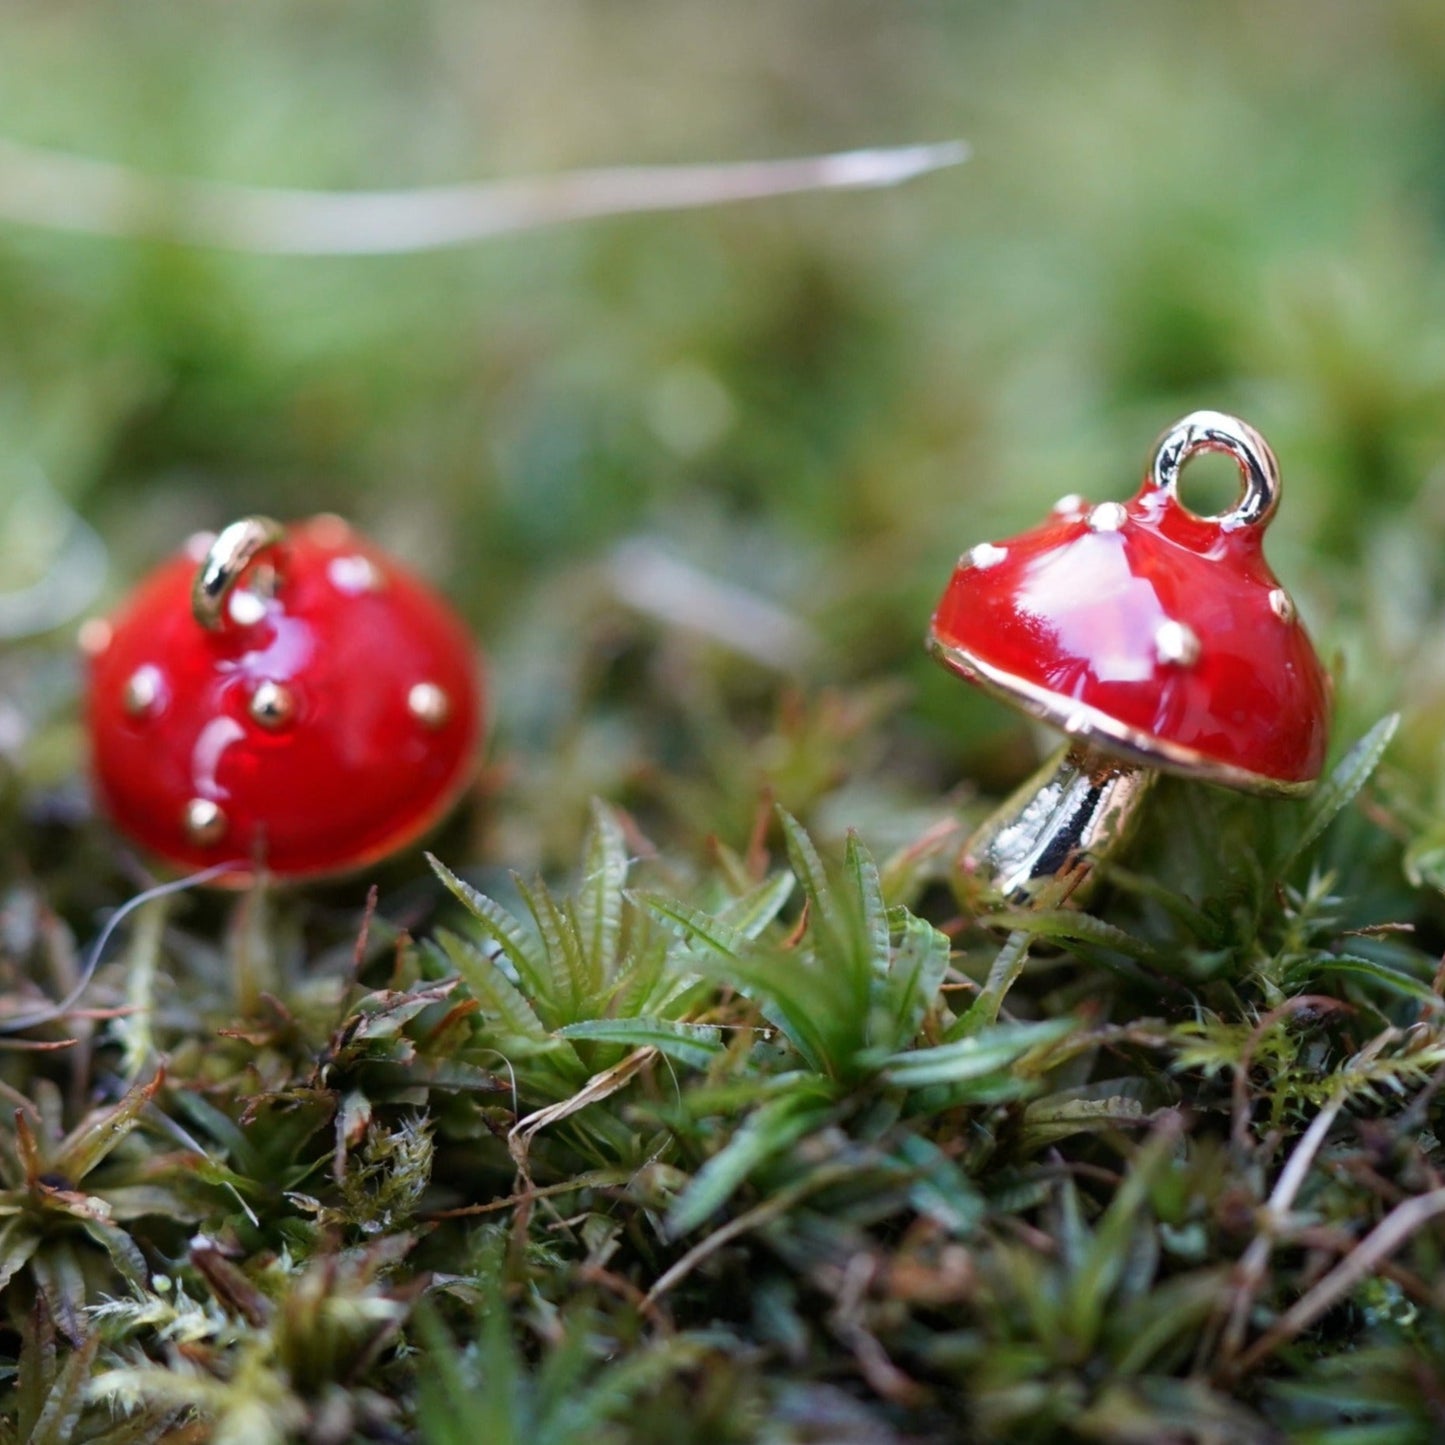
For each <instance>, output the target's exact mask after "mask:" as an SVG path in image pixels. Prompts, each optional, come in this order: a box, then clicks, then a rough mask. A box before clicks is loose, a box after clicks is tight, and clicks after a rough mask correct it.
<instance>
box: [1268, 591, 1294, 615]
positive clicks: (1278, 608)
mask: <svg viewBox="0 0 1445 1445" xmlns="http://www.w3.org/2000/svg"><path fill="white" fill-rule="evenodd" d="M1269 610H1270V611H1271V612H1273V613H1274V615H1275V616H1276V617H1278V618H1279V620H1280V621H1281V622H1293V621H1294V619H1295V610H1294V598H1293V597H1291V596H1290V595H1289V593H1288V592H1286V591H1285V590H1284V588H1283V587H1271V588H1270V590H1269Z"/></svg>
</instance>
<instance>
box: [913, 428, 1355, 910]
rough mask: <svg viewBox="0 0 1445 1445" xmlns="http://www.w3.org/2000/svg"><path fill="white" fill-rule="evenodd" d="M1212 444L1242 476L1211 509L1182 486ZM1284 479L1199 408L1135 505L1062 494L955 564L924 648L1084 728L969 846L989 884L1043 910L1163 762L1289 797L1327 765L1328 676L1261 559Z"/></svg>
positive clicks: (1092, 859)
mask: <svg viewBox="0 0 1445 1445" xmlns="http://www.w3.org/2000/svg"><path fill="white" fill-rule="evenodd" d="M1204 451H1219V452H1225V453H1227V454H1228V455H1229V456H1231V457H1232V458H1233V459H1234V461H1235V462H1236V463H1237V464H1238V466H1239V470H1240V476H1241V480H1242V482H1243V492H1242V495H1241V497H1240V500H1239V501H1238V503H1237V504H1236V505H1235V507H1234V508H1233V510H1231V511H1229V512H1226V513H1223V514H1221V515H1219V516H1214V517H1201V516H1199V515H1197V514H1196V513H1194V512H1191V511H1190V510H1189V509H1188V508H1186V507H1185V506H1184V504H1183V503H1182V502H1181V501H1180V500H1179V497H1178V495H1177V487H1178V481H1179V472H1180V469H1181V467H1182V466H1183V465H1184V463H1185V462H1187V461H1188V460H1189V458H1190V457H1192V456H1194V455H1196V454H1197V453H1199V452H1204ZM1279 492H1280V481H1279V471H1278V467H1277V465H1276V463H1275V459H1274V456H1273V454H1272V453H1271V452H1270V449H1269V447H1268V446H1267V445H1266V443H1265V441H1264V439H1263V438H1262V437H1261V436H1260V435H1259V433H1258V432H1256V431H1255V430H1254V429H1253V428H1252V427H1249V426H1247V425H1245V423H1243V422H1242V421H1239V420H1237V419H1236V418H1235V417H1231V416H1226V415H1224V414H1223V413H1220V412H1213V411H1199V412H1194V413H1193V414H1191V415H1190V416H1187V417H1185V418H1184V419H1183V420H1182V421H1181V422H1179V423H1178V425H1177V426H1175V427H1173V428H1172V429H1171V430H1169V431H1168V432H1166V433H1165V434H1164V436H1163V437H1162V438H1161V439H1160V441H1159V444H1158V448H1157V450H1156V452H1155V454H1154V459H1153V463H1152V465H1151V467H1150V469H1149V472H1148V474H1147V475H1146V476H1145V479H1144V484H1143V486H1142V487H1141V488H1140V490H1139V493H1138V495H1137V496H1135V497H1134V499H1133V500H1132V501H1131V502H1129V503H1128V504H1127V505H1125V504H1121V503H1119V502H1102V503H1100V504H1099V505H1097V506H1094V507H1090V506H1089V505H1088V504H1087V503H1085V502H1084V501H1082V500H1081V499H1080V498H1078V497H1066V498H1064V499H1063V500H1062V501H1061V502H1059V503H1058V505H1057V506H1056V507H1055V508H1054V514H1053V516H1052V517H1051V518H1050V520H1049V521H1047V522H1046V523H1044V525H1043V526H1041V527H1037V528H1035V529H1034V530H1033V531H1030V532H1025V533H1023V534H1022V535H1021V536H1018V537H1015V538H1013V539H1012V540H1010V541H1007V542H1002V543H998V544H994V543H989V542H984V543H982V544H980V545H979V546H976V547H974V548H973V550H972V551H970V552H968V553H965V555H964V556H963V557H962V558H960V560H959V565H958V569H957V570H956V571H955V573H954V575H953V579H952V581H951V582H950V583H949V585H948V587H947V589H946V591H945V592H944V594H943V599H942V601H941V602H940V603H939V605H938V610H937V611H936V612H935V613H934V616H933V622H932V625H931V627H930V629H929V634H928V645H929V647H930V648H931V650H932V651H933V652H934V654H935V655H936V656H937V657H938V659H939V660H940V661H941V662H943V663H944V665H945V666H947V667H949V668H951V669H952V670H953V671H955V672H957V673H958V674H959V675H960V676H961V677H963V678H965V679H967V680H968V681H969V682H972V683H975V684H977V685H978V686H980V687H982V688H984V689H985V690H986V691H988V692H991V693H994V694H995V695H996V696H998V697H1000V698H1002V699H1004V700H1005V701H1007V702H1009V703H1012V704H1013V705H1014V706H1015V707H1018V708H1021V709H1022V710H1023V711H1025V712H1027V713H1030V714H1032V715H1033V716H1034V717H1037V718H1040V719H1042V720H1043V721H1045V722H1049V723H1052V724H1054V725H1055V726H1057V727H1059V728H1061V729H1062V730H1063V731H1064V732H1065V733H1066V734H1067V735H1068V736H1069V738H1070V739H1071V740H1072V741H1071V742H1070V744H1069V745H1068V746H1067V747H1066V749H1065V750H1064V752H1063V754H1062V755H1061V756H1060V757H1059V758H1058V759H1056V760H1055V761H1053V762H1052V763H1051V764H1050V765H1049V767H1048V769H1047V772H1046V774H1040V776H1039V777H1038V778H1036V779H1034V780H1032V781H1031V782H1030V783H1029V784H1027V785H1026V786H1025V788H1023V789H1021V790H1020V791H1019V792H1018V793H1017V794H1016V795H1015V796H1014V797H1013V798H1011V799H1010V800H1009V801H1008V802H1007V803H1005V804H1004V806H1003V808H1002V809H1000V811H999V812H998V813H997V814H995V816H994V817H993V818H991V819H990V820H989V821H988V822H987V823H985V824H984V825H983V827H982V828H981V829H980V830H979V832H978V833H977V834H975V835H974V837H973V838H972V839H971V840H970V842H969V844H968V845H967V847H966V848H965V850H964V856H963V868H964V870H965V872H966V873H967V874H969V875H971V876H972V878H973V880H974V882H975V883H976V884H977V885H981V886H982V887H983V889H984V890H986V891H989V892H992V893H994V894H996V895H997V896H1001V897H1003V898H1004V899H1006V900H1008V901H1009V902H1011V903H1014V904H1022V905H1026V906H1033V907H1051V906H1056V905H1057V904H1060V903H1062V902H1063V901H1065V900H1066V899H1068V898H1070V897H1071V896H1073V895H1075V894H1076V891H1077V890H1078V889H1079V887H1080V886H1081V885H1082V884H1083V883H1084V882H1085V881H1086V880H1087V878H1088V877H1089V875H1090V873H1091V872H1092V871H1093V869H1094V867H1095V866H1096V864H1097V863H1098V861H1099V860H1100V859H1101V858H1102V857H1103V856H1104V855H1105V853H1106V852H1107V851H1108V850H1109V849H1110V848H1111V847H1113V846H1115V845H1116V844H1117V842H1118V841H1119V840H1120V839H1121V838H1122V837H1123V835H1124V833H1125V831H1126V827H1127V824H1128V822H1129V819H1130V818H1131V817H1132V815H1133V813H1134V811H1135V809H1136V808H1137V805H1138V803H1139V801H1140V799H1141V798H1142V797H1143V795H1144V793H1145V792H1146V791H1147V789H1148V786H1149V784H1150V783H1151V782H1152V781H1153V779H1154V776H1155V771H1156V770H1158V769H1163V770H1165V771H1168V772H1173V773H1180V774H1183V775H1185V776H1188V777H1193V778H1199V779H1202V780H1204V781H1206V782H1211V783H1217V784H1221V785H1223V786H1225V787H1230V788H1239V789H1242V790H1244V791H1247V792H1251V793H1262V794H1274V795H1284V796H1288V795H1290V794H1296V793H1301V792H1303V791H1305V790H1307V789H1308V788H1309V787H1310V785H1311V784H1312V783H1313V782H1314V781H1315V780H1316V779H1317V778H1318V776H1319V773H1320V768H1321V766H1322V764H1323V761H1324V755H1325V745H1326V742H1327V740H1328V732H1329V714H1330V689H1329V682H1328V679H1327V678H1326V676H1325V674H1324V671H1323V669H1322V668H1321V666H1320V662H1319V659H1318V657H1317V656H1316V655H1315V650H1314V647H1313V646H1312V645H1311V643H1310V640H1309V637H1308V635H1307V634H1306V633H1305V630H1304V628H1303V626H1302V625H1301V624H1300V622H1299V619H1298V617H1297V616H1296V613H1295V607H1294V603H1293V601H1292V600H1291V599H1290V596H1289V594H1288V593H1287V592H1286V591H1285V590H1284V588H1282V587H1281V586H1280V585H1279V583H1278V582H1277V581H1276V580H1275V577H1274V575H1273V573H1272V572H1271V571H1270V569H1269V565H1268V563H1266V561H1265V559H1264V550H1263V543H1264V532H1265V528H1266V526H1267V525H1268V523H1269V520H1270V518H1271V517H1272V516H1273V515H1274V511H1275V508H1276V506H1277V505H1278V503H1279Z"/></svg>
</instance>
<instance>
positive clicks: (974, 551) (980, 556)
mask: <svg viewBox="0 0 1445 1445" xmlns="http://www.w3.org/2000/svg"><path fill="white" fill-rule="evenodd" d="M1007 556H1008V548H1007V547H995V546H994V544H993V543H992V542H980V543H979V544H978V546H977V547H970V548H969V549H968V551H967V553H966V554H965V555H964V558H963V560H964V562H966V563H967V565H968V566H970V567H977V568H978V569H979V570H980V571H983V570H984V569H985V568H988V567H997V566H998V564H999V563H1000V562H1002V561H1003V559H1004V558H1005V557H1007Z"/></svg>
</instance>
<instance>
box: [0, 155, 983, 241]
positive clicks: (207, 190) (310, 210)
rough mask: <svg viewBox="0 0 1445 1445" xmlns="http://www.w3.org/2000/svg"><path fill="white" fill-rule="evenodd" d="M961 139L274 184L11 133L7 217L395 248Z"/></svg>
mask: <svg viewBox="0 0 1445 1445" xmlns="http://www.w3.org/2000/svg"><path fill="white" fill-rule="evenodd" d="M968 154H969V151H968V147H967V145H965V144H964V143H963V142H962V141H944V142H941V143H939V144H936V145H910V146H896V147H892V148H881V149H876V150H856V151H841V152H837V153H834V154H831V155H820V156H802V157H795V158H792V159H788V160H774V161H736V162H731V163H724V164H719V165H677V166H615V167H609V168H606V169H601V170H587V171H568V172H563V173H561V174H559V175H555V176H538V177H531V178H527V179H521V180H509V181H489V182H479V183H477V184H474V185H457V186H435V187H429V188H425V189H418V190H410V191H353V192H343V191H311V190H273V189H268V188H265V187H260V186H233V185H224V184H219V183H217V182H213V181H190V180H176V179H173V178H166V177H161V176H152V175H147V174H145V173H144V172H141V171H136V170H132V169H131V168H130V167H128V166H123V165H117V164H115V163H114V162H110V161H97V160H91V159H88V158H85V157H81V156H73V155H65V154H63V153H60V152H57V151H48V150H41V149H38V148H35V147H31V146H25V145H20V144H17V143H16V142H14V141H8V140H7V141H0V219H4V220H8V221H19V222H22V223H25V224H28V225H33V226H46V227H49V228H51V229H55V230H63V231H82V232H86V233H88V234H90V235H97V236H120V237H129V238H142V239H148V240H159V241H179V242H182V243H185V244H189V245H198V246H217V247H221V248H222V249H225V250H230V251H253V252H262V253H266V254H271V255H293V256H343V255H350V256H364V255H386V254H393V253H397V252H403V251H428V250H435V249H437V248H439V247H443V246H459V245H465V244H466V243H468V242H471V241H480V240H483V239H485V238H486V237H488V236H501V235H506V234H508V233H510V232H515V231H530V230H534V229H536V228H538V227H541V226H556V225H562V224H565V223H567V222H570V221H585V220H590V219H593V218H595V217H598V216H620V215H631V214H637V213H639V212H645V211H676V210H689V209H693V208H696V207H700V206H717V205H725V204H728V203H730V202H733V201H749V200H760V199H763V198H766V197H769V196H785V195H792V194H797V193H800V192H806V191H823V190H865V189H870V188H873V187H879V186H894V185H898V184H900V183H901V182H903V181H908V180H912V179H913V178H914V177H916V176H922V175H926V174H928V173H929V172H930V171H936V170H940V169H943V168H944V167H947V166H955V165H958V164H960V163H961V162H963V161H965V160H967V159H968Z"/></svg>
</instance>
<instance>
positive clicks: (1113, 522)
mask: <svg viewBox="0 0 1445 1445" xmlns="http://www.w3.org/2000/svg"><path fill="white" fill-rule="evenodd" d="M1128 520H1129V514H1128V512H1126V511H1125V510H1124V504H1123V503H1122V502H1100V503H1099V505H1098V506H1097V507H1095V508H1094V510H1093V511H1092V512H1090V513H1089V530H1090V531H1091V532H1118V531H1120V530H1121V529H1122V528H1123V526H1124V523H1125V522H1127V521H1128Z"/></svg>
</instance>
